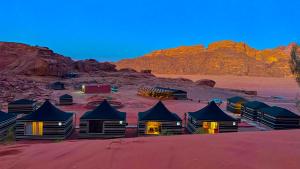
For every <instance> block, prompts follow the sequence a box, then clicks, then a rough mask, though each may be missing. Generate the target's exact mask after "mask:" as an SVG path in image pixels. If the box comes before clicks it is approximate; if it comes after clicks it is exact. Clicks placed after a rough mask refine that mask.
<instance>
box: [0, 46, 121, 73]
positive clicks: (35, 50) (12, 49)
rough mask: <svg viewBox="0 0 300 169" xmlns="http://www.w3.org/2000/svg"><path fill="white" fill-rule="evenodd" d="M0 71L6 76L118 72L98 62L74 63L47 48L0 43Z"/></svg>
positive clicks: (107, 64) (108, 64) (110, 66)
mask: <svg viewBox="0 0 300 169" xmlns="http://www.w3.org/2000/svg"><path fill="white" fill-rule="evenodd" d="M0 60H1V62H0V71H1V73H4V74H14V75H36V76H62V75H64V74H65V73H67V72H70V71H75V72H94V71H116V69H115V65H113V64H110V63H108V62H106V63H99V62H97V61H96V60H92V59H90V60H83V61H73V60H72V59H71V58H69V57H64V56H62V55H60V54H57V53H54V52H53V51H52V50H50V49H49V48H47V47H39V46H30V45H26V44H22V43H13V42H0Z"/></svg>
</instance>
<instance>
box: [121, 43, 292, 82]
mask: <svg viewBox="0 0 300 169" xmlns="http://www.w3.org/2000/svg"><path fill="white" fill-rule="evenodd" d="M293 45H296V44H291V45H289V46H283V47H278V48H274V49H265V50H257V49H254V48H251V47H250V46H248V45H247V44H245V43H242V42H233V41H219V42H215V43H212V44H210V45H209V46H208V47H207V48H205V47H204V46H202V45H198V46H183V47H178V48H173V49H165V50H158V51H154V52H152V53H150V54H147V55H145V56H142V57H139V58H136V59H125V60H122V61H119V62H117V63H116V65H117V68H118V69H122V68H132V69H135V70H137V71H140V70H143V69H150V70H152V71H153V73H157V74H211V75H243V76H270V77H286V76H291V75H292V73H291V71H290V67H289V61H290V52H291V48H292V46H293Z"/></svg>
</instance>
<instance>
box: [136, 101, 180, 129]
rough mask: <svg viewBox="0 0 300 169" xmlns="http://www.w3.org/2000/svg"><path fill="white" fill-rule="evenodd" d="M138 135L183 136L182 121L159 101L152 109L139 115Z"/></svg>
mask: <svg viewBox="0 0 300 169" xmlns="http://www.w3.org/2000/svg"><path fill="white" fill-rule="evenodd" d="M138 134H139V135H160V134H182V120H181V119H180V117H179V116H178V115H177V114H175V113H172V112H170V111H169V110H168V109H167V108H166V107H165V105H164V104H163V103H162V102H161V101H159V102H158V103H157V104H156V105H155V106H154V107H152V108H151V109H149V110H147V111H145V112H140V113H139V114H138Z"/></svg>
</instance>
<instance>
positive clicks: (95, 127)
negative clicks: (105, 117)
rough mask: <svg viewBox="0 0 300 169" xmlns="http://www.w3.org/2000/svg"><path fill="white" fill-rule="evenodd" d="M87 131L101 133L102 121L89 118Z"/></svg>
mask: <svg viewBox="0 0 300 169" xmlns="http://www.w3.org/2000/svg"><path fill="white" fill-rule="evenodd" d="M89 133H103V121H100V120H90V121H89Z"/></svg>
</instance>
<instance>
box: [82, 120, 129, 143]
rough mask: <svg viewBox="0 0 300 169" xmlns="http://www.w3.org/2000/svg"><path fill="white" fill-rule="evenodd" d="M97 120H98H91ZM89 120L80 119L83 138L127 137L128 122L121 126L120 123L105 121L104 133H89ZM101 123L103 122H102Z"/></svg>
mask: <svg viewBox="0 0 300 169" xmlns="http://www.w3.org/2000/svg"><path fill="white" fill-rule="evenodd" d="M90 120H93V121H94V120H97V119H90ZM90 120H88V119H80V131H79V135H80V137H81V138H118V137H125V130H126V121H123V123H122V124H120V121H119V120H118V121H103V120H102V121H103V133H89V124H90V123H89V121H90ZM100 121H101V120H100Z"/></svg>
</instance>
